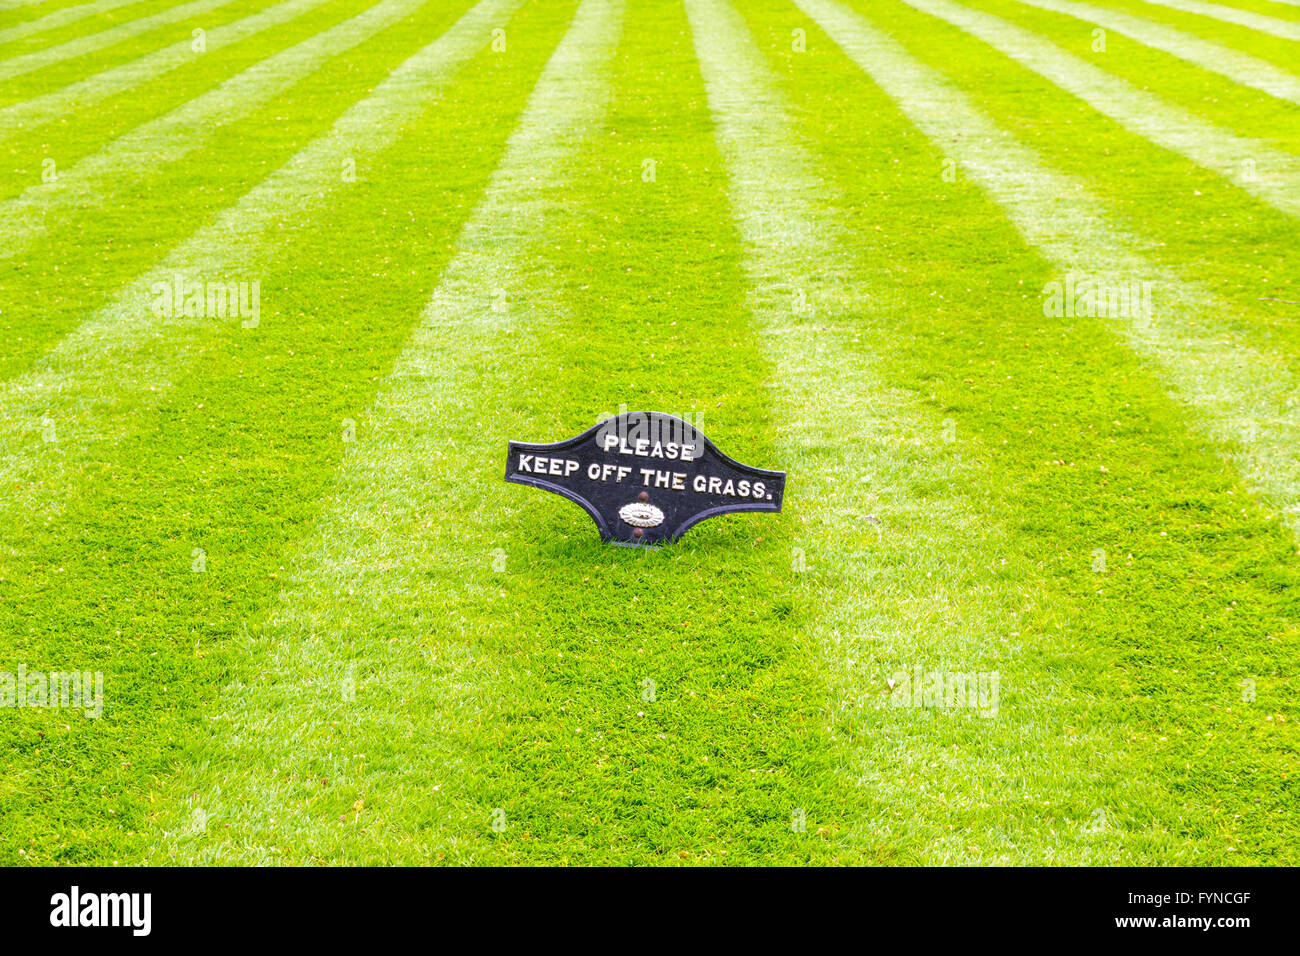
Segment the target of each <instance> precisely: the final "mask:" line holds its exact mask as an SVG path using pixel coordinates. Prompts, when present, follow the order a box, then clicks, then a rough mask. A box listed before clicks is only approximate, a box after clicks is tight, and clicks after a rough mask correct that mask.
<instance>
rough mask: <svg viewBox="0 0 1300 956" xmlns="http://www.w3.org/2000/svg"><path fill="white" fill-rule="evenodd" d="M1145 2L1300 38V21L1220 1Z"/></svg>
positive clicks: (1270, 34) (1178, 0)
mask: <svg viewBox="0 0 1300 956" xmlns="http://www.w3.org/2000/svg"><path fill="white" fill-rule="evenodd" d="M1143 2H1145V3H1150V4H1154V5H1156V6H1160V7H1169V9H1171V10H1181V11H1182V12H1184V13H1194V14H1196V15H1197V16H1202V17H1210V18H1211V19H1214V20H1221V21H1223V22H1224V23H1233V24H1236V25H1237V26H1242V27H1246V28H1248V29H1251V30H1255V31H1256V32H1258V33H1267V34H1268V35H1269V36H1275V37H1280V38H1281V39H1283V40H1300V23H1291V22H1290V21H1287V20H1280V19H1278V18H1277V17H1269V16H1264V15H1263V14H1259V13H1250V12H1249V11H1246V10H1238V9H1236V8H1234V7H1225V6H1224V5H1223V4H1220V3H1205V2H1203V0H1143Z"/></svg>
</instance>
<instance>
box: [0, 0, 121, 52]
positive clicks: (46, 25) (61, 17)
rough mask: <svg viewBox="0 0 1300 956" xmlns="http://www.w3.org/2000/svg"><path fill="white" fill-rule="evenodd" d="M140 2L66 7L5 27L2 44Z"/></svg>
mask: <svg viewBox="0 0 1300 956" xmlns="http://www.w3.org/2000/svg"><path fill="white" fill-rule="evenodd" d="M139 2H140V0H95V2H94V3H82V4H78V5H77V6H75V7H64V8H63V9H61V10H56V11H54V12H52V13H49V14H47V15H46V16H43V17H39V18H37V19H35V20H28V21H26V22H24V23H19V24H15V25H14V26H12V27H5V28H4V29H2V30H0V43H8V42H9V41H10V40H18V39H21V38H22V37H25V36H31V35H32V34H33V33H44V32H45V31H46V30H53V29H54V28H55V27H61V26H64V25H66V24H69V23H76V22H77V21H78V20H84V19H85V18H86V17H93V16H95V15H96V14H99V13H105V12H107V11H109V10H113V9H115V8H117V7H125V6H128V5H130V4H132V3H139Z"/></svg>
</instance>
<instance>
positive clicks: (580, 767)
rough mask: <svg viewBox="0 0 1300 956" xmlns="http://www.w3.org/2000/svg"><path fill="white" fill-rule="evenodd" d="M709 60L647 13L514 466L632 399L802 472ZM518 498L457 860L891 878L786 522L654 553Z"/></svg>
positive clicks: (505, 545) (617, 76)
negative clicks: (851, 761) (723, 151)
mask: <svg viewBox="0 0 1300 956" xmlns="http://www.w3.org/2000/svg"><path fill="white" fill-rule="evenodd" d="M697 63H698V61H697V59H696V56H695V50H694V48H693V45H692V43H691V40H690V24H689V21H688V20H687V18H686V16H685V12H684V11H683V10H682V7H681V4H679V3H677V2H676V0H639V2H636V3H634V4H630V5H629V10H628V20H627V26H626V28H625V32H624V41H623V44H622V46H621V47H620V49H619V51H618V55H617V57H616V59H615V68H614V76H613V100H612V105H611V108H610V112H609V118H608V121H607V126H608V133H607V134H606V135H601V136H599V137H598V138H595V139H593V140H592V141H591V143H590V146H589V148H588V149H587V150H586V151H585V152H584V154H583V156H582V157H581V159H580V160H579V163H578V172H577V173H576V174H575V175H574V176H573V177H572V178H571V179H570V180H569V181H568V182H566V184H565V187H564V195H565V196H566V197H568V198H569V201H570V203H571V208H573V209H574V215H573V221H572V223H571V224H569V225H568V226H567V228H565V229H564V230H563V231H560V232H558V233H557V235H556V236H555V238H554V240H553V241H552V242H548V243H547V244H546V246H545V248H544V249H543V253H544V257H543V258H542V260H541V261H540V262H538V264H537V266H536V268H537V270H538V271H539V272H540V273H541V274H543V275H547V274H550V275H555V276H558V277H561V281H562V282H563V288H562V291H561V297H562V298H561V301H562V302H563V304H564V306H565V307H564V308H563V309H562V310H559V311H558V314H557V315H556V316H555V320H554V321H553V322H551V323H547V324H546V325H544V326H542V327H540V328H539V329H538V331H537V335H536V337H535V338H534V339H533V340H532V341H530V342H527V343H524V349H523V350H522V351H523V354H522V355H521V356H520V358H519V360H518V361H517V362H516V363H515V364H516V366H517V367H518V368H519V369H520V372H519V375H518V377H517V382H516V381H507V382H504V383H503V384H502V385H501V386H498V388H497V389H496V390H494V392H493V393H492V399H491V404H492V405H500V406H502V407H509V408H510V409H512V414H510V416H509V419H508V431H507V429H506V428H501V429H499V430H498V432H497V437H498V447H500V445H501V444H502V443H503V442H504V439H505V438H506V437H507V435H514V434H534V435H554V436H559V435H571V434H574V433H575V432H577V431H579V430H581V429H583V428H585V427H586V426H587V425H589V424H590V423H591V422H593V421H594V420H597V419H598V418H600V417H601V416H602V415H603V414H607V413H609V412H611V411H613V410H616V409H618V408H619V407H620V404H622V403H626V404H627V405H628V406H629V407H632V408H660V409H667V410H670V411H671V410H678V411H689V410H694V411H695V412H696V413H697V414H700V415H702V416H704V417H708V416H712V417H711V418H710V419H709V421H701V422H700V424H702V426H703V427H704V429H705V430H706V431H707V432H708V434H709V436H710V437H711V438H713V439H714V440H715V441H717V442H718V443H719V444H720V446H722V447H724V448H726V449H727V451H728V453H730V454H734V455H735V456H737V457H738V458H739V459H740V460H742V461H748V462H771V463H773V464H774V465H776V466H778V467H780V466H783V465H784V464H785V463H784V462H782V461H781V459H780V458H779V457H778V453H779V449H778V447H777V445H776V443H775V441H774V438H775V435H776V433H777V430H778V429H779V427H780V423H779V422H777V421H775V420H774V419H773V417H772V413H771V409H770V406H769V395H768V394H767V392H766V390H765V388H764V383H765V382H766V381H767V380H768V379H769V377H770V368H769V366H768V364H767V362H766V361H765V358H764V355H763V352H762V350H761V348H760V344H759V336H758V334H757V330H756V329H755V327H754V322H753V319H752V316H751V315H750V313H749V312H748V310H747V309H746V299H745V291H746V282H745V275H744V271H743V262H742V257H743V250H742V248H741V243H740V240H739V236H738V235H737V233H736V229H735V224H734V222H733V221H732V219H731V217H730V216H729V214H728V210H727V203H726V186H727V180H726V177H725V174H724V173H723V160H722V157H721V156H720V155H719V153H718V151H717V148H716V144H715V143H714V142H713V140H712V137H710V136H709V135H708V132H709V130H710V129H711V126H712V124H711V117H710V115H709V113H708V108H707V92H706V90H705V88H704V83H703V80H702V78H701V77H700V74H699V69H698V65H697ZM647 160H649V161H650V162H647ZM557 396H563V398H562V399H558V400H557ZM710 422H712V424H710ZM471 460H472V459H471ZM651 494H652V500H653V494H654V492H651ZM495 498H496V495H493V499H494V500H495ZM504 500H505V501H506V502H507V503H509V505H510V506H511V513H510V517H509V521H508V523H506V524H504V525H503V526H501V527H499V528H496V529H492V530H493V531H495V533H496V534H497V535H499V536H500V537H498V539H497V542H496V543H497V544H498V545H499V546H500V547H501V548H502V549H503V550H504V551H506V552H507V553H508V571H509V572H510V573H508V574H505V575H503V576H502V577H501V578H500V579H499V580H500V581H501V584H500V586H499V587H500V590H501V592H502V593H503V599H504V600H505V601H506V602H508V603H507V606H509V607H513V608H515V609H516V614H517V616H516V619H515V622H513V623H512V625H511V626H510V627H508V628H499V629H498V628H493V629H492V630H491V631H490V632H489V635H488V637H487V639H486V640H485V641H484V642H483V643H484V645H485V646H484V648H483V649H484V650H485V651H487V652H488V653H489V654H491V655H492V656H493V657H494V658H495V659H496V660H498V661H501V662H502V663H503V665H504V666H501V667H500V668H499V669H500V671H501V673H502V676H501V683H502V684H503V685H504V687H505V688H506V689H508V691H509V693H508V694H503V695H502V696H503V698H504V699H503V701H502V705H501V707H500V708H499V711H498V712H499V713H500V714H501V718H500V720H498V721H496V725H495V726H493V727H491V728H489V729H488V732H487V733H485V734H484V735H483V736H485V737H486V738H487V739H486V741H484V742H483V743H482V744H481V745H480V746H479V747H478V748H477V751H476V759H475V760H474V761H473V763H472V767H475V768H477V772H476V773H475V776H474V779H473V781H472V784H471V785H470V786H467V787H464V788H463V792H464V793H466V794H467V795H469V796H472V797H474V798H476V799H474V800H473V801H472V802H471V801H466V803H467V804H468V806H467V807H466V810H465V811H464V814H463V815H464V816H466V817H467V824H468V825H467V826H466V828H465V830H464V831H463V832H465V833H467V836H466V837H465V842H466V843H468V847H466V848H462V849H461V851H460V852H459V853H457V855H456V856H455V859H457V860H467V859H476V860H480V861H483V862H518V863H540V862H556V863H568V862H578V861H591V862H601V863H607V864H608V863H629V864H644V863H671V864H674V865H683V864H686V865H693V864H700V863H719V862H727V863H732V864H757V863H769V862H774V861H804V862H813V861H826V862H835V861H853V860H860V859H862V858H863V857H864V856H869V854H865V853H864V852H863V847H862V846H861V845H860V844H859V843H858V842H857V841H856V840H855V839H854V838H853V836H852V834H851V833H850V831H851V830H852V827H851V821H853V820H856V819H858V818H859V817H860V809H861V807H862V806H863V804H864V802H866V801H865V800H864V795H863V793H862V792H861V791H860V790H858V789H856V788H855V787H854V786H853V785H852V782H851V781H850V780H848V779H847V778H846V776H845V775H844V774H843V773H841V772H840V765H839V763H838V758H837V754H836V752H835V748H834V747H833V745H832V743H831V741H830V740H829V738H828V733H827V730H826V720H825V712H826V708H827V701H828V700H829V698H830V692H829V689H828V686H827V683H828V682H827V681H826V679H825V674H824V668H823V667H822V661H821V658H820V656H819V654H818V653H817V649H816V648H814V647H812V646H811V642H810V641H809V640H808V636H807V632H806V630H805V628H804V626H803V620H802V617H801V615H800V614H799V608H798V606H797V605H798V601H797V598H796V596H795V595H794V594H792V593H791V589H790V585H789V578H788V573H789V572H788V570H787V568H788V562H789V534H788V531H789V527H790V519H789V517H787V516H781V517H777V516H770V515H769V516H759V515H733V516H730V517H727V518H722V519H718V520H711V521H706V522H703V523H702V524H700V525H698V526H697V527H695V528H693V529H692V530H691V532H690V533H689V534H688V535H686V537H685V538H684V539H683V540H681V541H679V542H678V543H677V544H675V545H673V546H672V547H671V548H665V549H663V550H662V551H659V552H650V553H647V552H638V551H627V550H624V549H610V548H608V547H605V546H602V545H601V544H600V543H599V542H598V541H597V539H596V537H595V535H593V534H592V529H591V524H590V521H589V520H588V519H587V518H586V517H585V516H584V515H583V514H582V513H581V512H580V511H578V510H577V509H575V508H573V507H572V506H567V505H564V504H562V503H561V504H558V505H557V503H556V502H555V501H554V500H550V501H548V500H546V498H545V496H538V495H535V494H530V493H529V492H528V490H527V489H515V488H513V487H510V488H508V489H507V493H506V495H505V496H504ZM491 546H492V545H489V546H488V547H491ZM489 587H491V585H489ZM490 593H492V592H489V594H490ZM481 613H483V612H482V611H480V614H481ZM488 613H491V610H490V609H488ZM650 682H653V684H651V683H650ZM648 695H649V696H648ZM494 806H495V807H500V808H502V809H503V810H504V811H505V813H506V818H507V820H508V821H511V822H510V825H509V827H508V829H507V830H506V831H505V833H504V834H501V835H497V836H494V835H492V834H490V833H485V832H484V830H483V822H482V821H484V820H485V819H487V818H488V814H489V811H490V810H491V809H492V808H493V807H494ZM475 811H477V812H475ZM797 811H803V815H802V816H800V815H799V814H798V812H797ZM800 819H802V820H804V822H805V823H806V828H805V829H802V830H801V829H799V827H798V826H797V825H796V824H797V823H798V821H799V820H800ZM485 838H486V839H485ZM449 856H450V854H449Z"/></svg>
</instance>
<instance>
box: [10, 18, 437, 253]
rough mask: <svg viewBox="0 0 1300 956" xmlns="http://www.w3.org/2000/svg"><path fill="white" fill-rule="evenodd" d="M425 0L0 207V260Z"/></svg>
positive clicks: (344, 30) (254, 78) (225, 91)
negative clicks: (49, 227)
mask: <svg viewBox="0 0 1300 956" xmlns="http://www.w3.org/2000/svg"><path fill="white" fill-rule="evenodd" d="M427 2H428V0H383V2H382V3H379V4H376V5H375V6H373V7H370V8H369V9H367V10H366V11H365V12H364V13H361V14H360V15H358V16H355V17H352V18H351V19H349V20H346V21H344V22H343V23H340V24H338V25H336V26H333V27H330V28H329V29H328V30H326V31H324V32H323V33H320V34H317V35H316V36H313V37H311V38H310V39H307V40H303V41H302V42H300V43H296V44H294V45H293V46H291V47H289V48H288V49H286V50H281V51H280V52H278V53H275V54H273V55H272V56H270V57H268V58H266V59H265V60H262V61H260V62H258V63H255V64H253V65H252V66H250V67H248V68H247V69H245V70H242V71H241V72H239V73H237V74H235V75H234V76H233V77H231V78H230V79H228V80H226V81H225V82H223V83H221V84H220V85H219V86H217V87H215V88H214V89H212V90H209V91H208V92H206V93H204V94H202V95H201V96H199V97H197V98H195V99H193V100H190V101H189V102H188V103H185V104H184V105H182V106H180V107H178V108H176V109H175V110H172V111H171V112H170V113H167V114H166V115H164V116H160V117H158V118H156V119H153V120H150V121H149V122H147V123H144V124H143V125H141V126H138V127H136V128H135V129H133V130H131V131H130V132H129V133H124V134H123V135H121V136H119V137H117V138H116V139H115V140H113V141H112V142H111V143H108V144H107V145H105V146H104V147H103V148H102V149H100V150H99V151H98V152H95V153H92V154H91V155H89V156H86V157H84V158H82V159H81V160H79V161H78V162H77V163H76V164H74V165H73V166H71V167H69V168H68V169H66V170H64V171H62V172H60V173H59V174H58V179H57V181H56V182H54V183H50V184H46V183H40V184H37V185H33V186H30V187H28V188H27V189H26V190H24V192H23V193H22V194H21V195H19V196H17V197H15V198H14V199H11V200H8V201H7V202H4V203H3V204H0V235H3V237H4V238H3V240H0V260H3V259H6V258H9V257H12V256H15V255H17V254H18V253H19V252H21V251H23V250H24V249H26V248H27V247H28V246H29V245H30V244H31V243H32V242H33V240H35V239H36V238H37V237H38V236H40V235H41V234H43V233H44V232H45V230H46V229H47V228H48V224H49V223H50V222H52V221H53V222H58V221H60V220H61V219H62V218H63V217H65V216H67V215H71V214H73V213H74V212H77V211H83V212H84V211H87V210H90V209H94V208H95V207H96V206H97V205H99V204H100V203H102V202H103V201H104V199H105V198H106V197H107V195H108V194H109V190H110V189H120V188H121V187H122V185H123V182H124V181H126V180H127V179H128V177H143V176H147V175H148V174H149V173H150V172H151V171H153V170H155V169H157V168H158V167H159V166H161V165H163V164H164V163H168V162H175V161H176V160H178V159H181V158H183V157H185V156H187V155H189V154H190V153H192V152H194V151H195V150H197V149H200V148H202V147H203V145H204V144H205V143H206V142H207V140H208V138H209V137H210V136H211V135H212V134H213V132H214V131H215V130H216V129H218V128H219V127H220V126H222V125H224V124H227V123H230V122H232V121H234V120H237V119H239V118H240V117H242V116H245V115H247V114H248V113H249V112H251V111H252V110H254V109H256V108H257V107H258V106H259V105H260V104H262V103H265V102H267V101H269V100H271V99H273V98H274V97H275V96H277V95H279V94H280V93H282V92H284V91H285V90H287V89H289V88H290V87H292V86H293V85H294V84H295V83H297V82H298V81H299V80H300V79H302V77H304V76H307V75H309V74H310V73H312V72H313V71H315V70H317V69H319V68H320V66H321V64H322V63H324V62H325V61H326V60H328V59H329V58H330V57H333V56H337V55H339V54H340V53H342V52H344V51H346V50H349V49H351V48H353V47H355V46H357V45H359V44H361V43H363V42H365V41H366V40H368V39H369V38H370V37H372V36H374V35H375V34H377V33H379V32H380V31H382V30H384V29H385V28H386V27H389V26H391V25H392V24H394V23H396V22H398V21H399V20H401V19H403V18H404V17H406V16H409V15H410V14H411V13H412V12H414V11H415V10H418V9H419V8H420V7H421V6H423V5H424V4H425V3H427Z"/></svg>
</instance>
